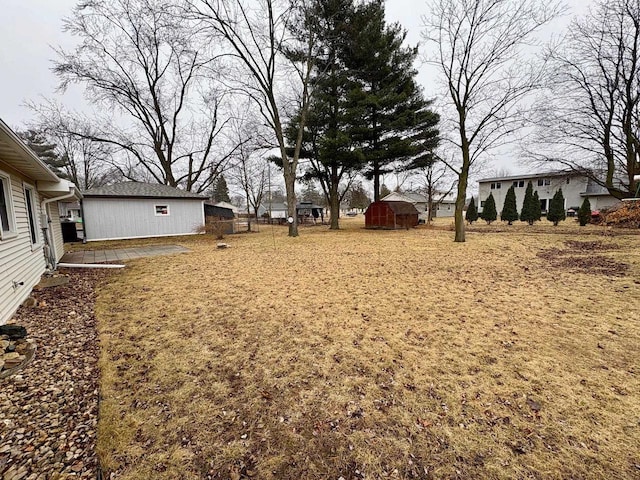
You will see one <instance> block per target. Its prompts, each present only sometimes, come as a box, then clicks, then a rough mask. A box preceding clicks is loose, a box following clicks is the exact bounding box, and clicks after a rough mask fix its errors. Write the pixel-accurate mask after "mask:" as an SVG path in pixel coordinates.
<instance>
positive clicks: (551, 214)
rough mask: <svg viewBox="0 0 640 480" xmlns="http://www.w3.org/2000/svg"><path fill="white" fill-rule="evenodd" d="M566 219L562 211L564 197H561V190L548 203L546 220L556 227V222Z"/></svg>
mask: <svg viewBox="0 0 640 480" xmlns="http://www.w3.org/2000/svg"><path fill="white" fill-rule="evenodd" d="M565 218H566V212H565V210H564V196H563V195H562V189H561V188H559V189H558V191H557V192H556V193H555V194H554V195H553V198H552V199H551V202H550V203H549V211H548V212H547V220H549V221H550V222H553V225H554V226H557V225H558V222H560V221H562V220H564V219H565Z"/></svg>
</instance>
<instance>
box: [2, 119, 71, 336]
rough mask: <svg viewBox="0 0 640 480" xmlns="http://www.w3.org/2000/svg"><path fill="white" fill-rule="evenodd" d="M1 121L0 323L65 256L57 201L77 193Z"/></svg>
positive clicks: (5, 320) (9, 316)
mask: <svg viewBox="0 0 640 480" xmlns="http://www.w3.org/2000/svg"><path fill="white" fill-rule="evenodd" d="M80 197H81V196H80V194H79V192H77V191H76V190H75V186H74V185H73V184H72V183H71V182H68V181H67V180H62V179H60V178H59V177H58V176H57V175H56V174H54V173H53V172H52V171H51V170H50V169H49V168H48V167H47V165H46V164H45V163H43V162H42V160H40V159H39V158H38V157H37V156H36V154H35V153H33V151H31V149H29V147H28V146H27V145H26V144H25V143H24V142H23V141H22V140H21V139H20V138H19V137H18V136H17V135H16V134H15V132H13V131H12V130H11V129H10V128H9V127H8V126H7V125H6V124H5V123H4V122H3V121H2V120H0V325H2V324H4V323H6V322H7V321H8V320H9V319H10V318H11V316H12V315H13V314H14V313H15V311H16V310H17V309H18V307H19V306H20V304H21V303H22V302H23V301H24V300H25V299H26V298H27V297H28V296H29V295H30V293H31V290H32V288H33V287H34V286H35V285H36V284H37V283H38V282H39V281H40V276H41V275H42V274H43V273H44V272H45V271H46V270H47V269H49V270H54V269H55V268H56V265H57V262H58V261H59V260H60V259H61V258H62V255H64V245H63V241H62V230H61V226H60V212H59V207H58V202H60V201H62V200H64V199H73V198H76V199H77V198H80Z"/></svg>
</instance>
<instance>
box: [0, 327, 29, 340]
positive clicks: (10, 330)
mask: <svg viewBox="0 0 640 480" xmlns="http://www.w3.org/2000/svg"><path fill="white" fill-rule="evenodd" d="M0 335H6V336H7V337H8V339H9V340H17V339H19V338H24V337H26V336H27V329H26V328H25V327H23V326H22V325H14V324H7V325H0Z"/></svg>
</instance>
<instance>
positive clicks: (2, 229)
mask: <svg viewBox="0 0 640 480" xmlns="http://www.w3.org/2000/svg"><path fill="white" fill-rule="evenodd" d="M15 234H16V222H15V219H14V216H13V204H12V203H11V179H10V178H9V176H8V175H5V174H3V173H2V172H0V240H1V239H4V238H8V237H10V236H13V235H15Z"/></svg>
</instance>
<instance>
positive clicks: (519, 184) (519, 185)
mask: <svg viewBox="0 0 640 480" xmlns="http://www.w3.org/2000/svg"><path fill="white" fill-rule="evenodd" d="M522 187H524V180H516V181H515V182H513V188H522Z"/></svg>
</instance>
